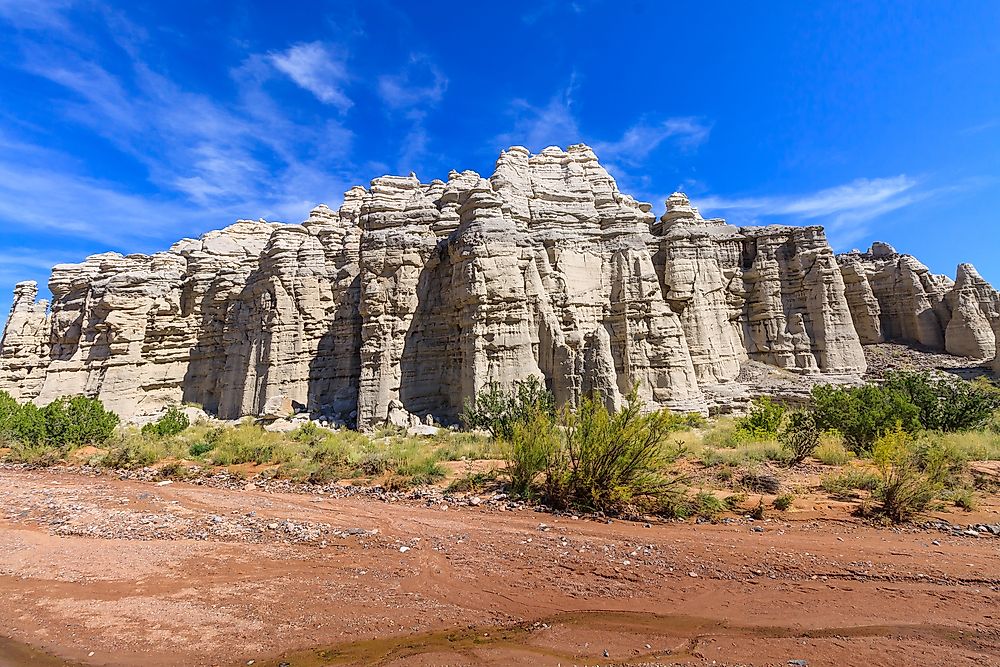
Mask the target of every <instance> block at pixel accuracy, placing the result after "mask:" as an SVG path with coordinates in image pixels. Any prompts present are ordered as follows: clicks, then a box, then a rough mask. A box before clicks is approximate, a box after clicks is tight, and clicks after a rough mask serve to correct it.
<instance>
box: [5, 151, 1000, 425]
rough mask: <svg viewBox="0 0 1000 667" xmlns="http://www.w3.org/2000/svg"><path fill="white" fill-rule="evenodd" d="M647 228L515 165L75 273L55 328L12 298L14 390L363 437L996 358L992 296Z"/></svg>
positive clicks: (801, 243)
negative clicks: (882, 363)
mask: <svg viewBox="0 0 1000 667" xmlns="http://www.w3.org/2000/svg"><path fill="white" fill-rule="evenodd" d="M650 210H651V207H650V205H649V204H645V203H641V202H638V201H636V200H634V199H633V198H632V197H630V196H628V195H625V194H622V193H621V192H619V190H618V188H617V185H616V184H615V182H614V180H613V179H612V178H611V176H610V175H609V174H608V172H607V171H605V169H604V168H603V167H601V165H600V164H599V163H598V161H597V158H596V156H595V155H594V153H593V152H592V151H591V150H590V149H589V148H587V147H586V146H582V145H578V146H571V147H570V148H569V149H568V150H566V151H563V150H560V149H557V148H548V149H546V150H544V151H542V152H541V153H540V154H538V155H531V154H529V153H528V151H527V150H525V149H523V148H520V147H514V148H511V149H509V150H508V151H506V152H504V153H503V154H502V155H501V156H500V158H499V160H498V161H497V165H496V170H495V172H494V174H493V175H492V176H491V177H490V178H489V179H484V178H481V177H480V176H479V175H478V174H476V173H474V172H471V171H466V172H463V173H457V172H452V173H451V174H450V175H449V178H448V182H447V183H445V182H442V181H438V180H435V181H432V182H431V183H421V182H419V181H418V180H417V179H416V178H415V177H412V176H411V177H408V178H404V177H395V176H385V177H382V178H377V179H375V180H374V181H372V182H371V184H370V186H369V187H368V188H367V189H365V188H362V187H355V188H353V189H351V190H350V191H349V192H348V193H347V194H346V195H345V198H344V204H343V205H342V206H341V208H340V210H339V211H333V210H331V209H329V208H327V207H325V206H320V207H318V208H316V209H315V210H313V211H312V213H311V214H310V217H309V219H308V220H306V221H305V222H304V223H302V224H300V225H287V224H279V223H267V222H263V221H261V222H249V221H240V222H237V223H236V224H235V225H232V226H230V227H227V228H225V229H222V230H220V231H215V232H211V233H209V234H206V235H205V236H204V237H203V238H202V239H199V240H190V239H188V240H184V241H180V242H179V243H177V244H175V245H174V246H173V247H171V248H170V250H168V251H166V252H162V253H157V254H155V255H152V256H144V255H129V256H121V255H118V254H113V253H109V254H103V255H96V256H93V257H89V258H87V259H86V260H85V261H84V262H83V263H81V264H75V265H60V266H57V267H55V269H53V273H52V277H51V279H50V282H49V288H50V290H51V292H52V295H53V301H52V304H51V307H48V306H47V305H46V304H45V303H44V302H41V303H35V297H36V295H37V289H36V288H35V286H34V285H33V284H28V283H23V284H20V285H18V287H17V289H16V292H15V301H14V307H13V310H12V312H11V315H10V319H9V321H8V323H7V327H6V330H5V333H4V337H3V339H2V342H0V388H2V389H5V390H7V391H10V392H11V393H13V394H14V395H15V396H16V397H17V398H19V399H21V400H27V399H31V400H35V401H37V402H39V403H45V402H47V401H49V400H51V399H53V398H55V397H57V396H59V395H64V394H68V393H77V392H79V393H86V394H90V395H94V396H98V397H100V398H101V399H102V400H103V401H104V402H105V403H106V404H107V405H108V406H109V407H110V408H111V409H113V410H115V411H117V412H119V413H120V414H123V415H125V416H135V415H140V414H146V413H153V412H156V411H157V410H159V409H161V408H162V406H163V405H164V404H166V403H167V402H177V401H191V402H196V403H199V404H202V405H203V406H204V407H205V408H206V410H208V411H210V412H215V413H217V414H218V415H219V416H220V417H224V418H234V417H238V416H241V415H254V414H260V413H262V412H264V411H265V410H266V409H267V406H268V404H269V403H271V404H274V403H275V402H287V401H291V402H292V404H293V405H295V406H296V407H298V408H299V409H301V410H308V411H309V412H311V413H313V414H314V415H323V416H325V417H327V418H331V419H336V420H341V421H344V422H347V423H351V424H355V423H356V424H357V425H358V426H360V427H362V428H365V427H371V426H375V425H378V424H381V423H384V422H387V421H388V422H391V423H397V424H401V425H402V424H409V423H413V422H415V421H417V420H420V419H426V418H427V417H428V416H432V417H433V418H435V419H438V420H443V421H448V420H453V419H455V418H456V416H457V415H458V414H459V412H460V411H461V408H462V405H463V403H464V401H465V400H466V399H467V398H469V397H471V396H472V395H473V394H474V393H475V392H476V391H477V390H479V389H481V388H482V387H483V386H485V385H486V384H487V383H489V382H492V381H498V382H501V383H510V382H513V381H515V380H518V379H523V378H526V377H527V376H529V375H537V376H540V377H542V378H544V380H545V382H546V384H547V386H548V387H549V388H550V389H551V390H552V391H553V393H554V394H555V396H556V398H557V400H558V401H560V402H572V401H575V400H577V399H578V398H579V397H580V396H581V395H582V394H583V393H586V392H590V391H593V390H598V391H600V392H601V393H602V394H603V395H604V396H605V397H606V400H607V401H608V403H609V404H611V405H618V404H620V403H621V402H622V400H623V397H624V396H625V395H626V394H627V393H628V392H629V391H630V390H631V388H632V387H633V386H634V387H637V389H638V392H639V395H640V396H641V397H642V398H643V399H644V400H645V401H647V402H648V403H649V404H650V405H659V406H668V407H671V408H675V409H681V410H704V409H705V408H706V401H705V397H704V395H703V390H707V389H708V388H709V387H717V386H719V385H726V384H733V383H736V382H737V379H738V376H739V375H740V371H741V367H742V366H743V365H745V364H746V362H748V361H750V360H755V361H759V362H763V363H766V364H771V365H773V366H777V367H779V368H783V369H788V370H791V371H795V372H798V373H802V374H807V375H814V374H835V375H842V376H859V375H860V374H862V373H864V371H865V361H864V355H863V352H862V347H861V343H862V342H873V341H875V340H882V339H883V338H912V339H913V340H917V341H918V342H926V343H931V344H937V345H938V347H942V348H943V347H944V345H945V341H946V340H950V341H953V345H954V349H963V350H965V349H971V348H972V347H974V346H979V347H980V348H982V349H981V351H983V352H984V353H985V352H987V349H986V348H987V347H988V346H989V345H993V347H992V348H991V349H992V352H991V353H990V354H992V353H993V352H995V343H993V340H994V337H993V333H992V331H990V327H989V322H990V321H991V317H992V315H991V314H990V313H986V312H985V310H988V309H989V308H992V306H989V304H995V292H992V291H991V290H992V288H989V289H987V288H988V285H985V283H984V282H982V281H981V279H978V280H977V277H978V276H977V275H973V273H974V272H967V273H968V275H967V276H965V277H960V280H959V281H958V283H956V284H955V285H954V286H952V285H951V284H950V283H945V282H941V281H938V279H936V278H934V277H932V276H930V275H929V273H928V272H927V271H926V269H923V270H922V271H921V266H920V265H919V263H916V262H915V260H913V261H911V259H912V258H909V259H907V258H897V256H895V255H893V258H888V257H878V258H876V257H870V256H869V255H864V256H860V255H859V256H857V257H851V258H849V259H845V258H844V257H843V256H842V257H841V258H840V263H839V265H838V258H837V257H835V256H834V254H833V252H832V250H831V249H830V246H829V244H828V243H827V241H826V238H825V236H824V234H823V230H822V229H821V228H819V227H744V228H737V227H733V226H731V225H727V224H726V223H725V222H724V221H722V220H704V219H703V218H702V217H701V215H699V213H698V211H697V209H695V208H693V207H692V206H691V204H690V202H689V201H688V200H687V198H686V197H685V196H684V195H681V194H675V195H673V196H671V197H670V199H669V200H668V201H667V212H666V213H665V214H664V215H663V216H662V218H661V219H659V220H656V219H655V218H654V216H653V214H652V213H651V212H650ZM901 284H903V285H905V286H906V289H905V290H902V293H903V295H904V298H903V299H902V300H900V299H899V298H897V296H898V294H900V293H901V292H900V287H899V286H900V285H901ZM991 299H994V301H991ZM987 306H989V307H987ZM911 309H913V311H914V312H915V313H916V314H912V313H911ZM984 309H985V310H984ZM959 311H961V312H962V313H963V314H962V315H961V319H958V320H956V319H955V318H954V317H950V315H951V313H956V312H959ZM976 313H980V314H982V315H983V318H985V319H982V320H981V319H980V318H979V317H978V316H977V315H976ZM991 313H992V311H991ZM946 315H947V316H949V317H950V319H948V321H944V320H942V318H943V317H945V316H946ZM931 318H935V319H933V321H932V319H931ZM984 321H985V322H986V323H987V324H986V326H985V329H984V328H983V326H982V323H983V322H984ZM952 322H958V323H957V324H955V327H954V332H953V333H948V329H949V324H950V323H952ZM984 332H988V334H989V335H988V336H986V333H984ZM987 338H988V339H989V340H988V341H987ZM984 356H985V355H984Z"/></svg>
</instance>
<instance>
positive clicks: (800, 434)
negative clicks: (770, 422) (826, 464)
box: [778, 412, 820, 465]
mask: <svg viewBox="0 0 1000 667" xmlns="http://www.w3.org/2000/svg"><path fill="white" fill-rule="evenodd" d="M819 436H820V431H819V428H817V426H816V419H815V417H814V416H813V414H812V413H811V412H793V413H792V414H791V415H790V416H789V418H788V421H787V422H786V423H785V424H784V426H782V427H781V431H780V432H779V434H778V440H779V442H781V444H782V445H783V446H784V448H785V450H786V451H787V452H788V457H789V462H790V463H792V464H793V465H794V464H798V463H802V462H803V461H805V460H806V458H807V457H809V456H812V453H813V452H814V451H816V448H817V447H818V446H819Z"/></svg>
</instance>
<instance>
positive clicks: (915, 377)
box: [884, 371, 1000, 431]
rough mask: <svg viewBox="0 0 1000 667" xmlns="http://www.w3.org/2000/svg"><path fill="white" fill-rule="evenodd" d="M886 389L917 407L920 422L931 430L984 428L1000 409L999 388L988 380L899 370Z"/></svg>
mask: <svg viewBox="0 0 1000 667" xmlns="http://www.w3.org/2000/svg"><path fill="white" fill-rule="evenodd" d="M884 388H885V390H886V391H889V392H895V393H898V394H900V395H902V396H905V397H906V398H907V399H908V400H909V402H910V403H912V404H913V405H914V406H916V408H917V410H918V415H917V418H918V419H919V421H920V425H921V426H923V427H924V428H925V429H928V430H931V431H968V430H972V429H978V428H983V427H984V426H986V425H987V423H988V422H989V421H990V418H991V417H992V416H993V413H994V412H995V411H996V410H997V409H1000V389H998V388H997V387H996V386H994V385H993V384H992V383H990V382H989V381H986V380H978V381H976V382H968V381H966V380H962V379H961V378H958V377H955V376H951V375H948V376H942V375H937V376H932V375H931V374H930V373H926V372H925V373H916V372H906V371H897V372H893V373H889V374H888V375H887V376H886V381H885V384H884Z"/></svg>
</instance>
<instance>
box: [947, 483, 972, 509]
mask: <svg viewBox="0 0 1000 667" xmlns="http://www.w3.org/2000/svg"><path fill="white" fill-rule="evenodd" d="M944 497H945V499H947V500H950V501H951V502H952V503H953V504H954V505H955V507H958V508H960V509H963V510H965V511H966V512H972V511H974V510H975V509H976V494H975V492H974V491H973V490H972V489H970V488H967V487H962V488H958V489H952V490H950V491H948V492H947V493H946V494H945V495H944Z"/></svg>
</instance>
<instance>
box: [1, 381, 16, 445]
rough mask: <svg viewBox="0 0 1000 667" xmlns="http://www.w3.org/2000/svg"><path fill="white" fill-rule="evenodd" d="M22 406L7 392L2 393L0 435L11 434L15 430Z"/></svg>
mask: <svg viewBox="0 0 1000 667" xmlns="http://www.w3.org/2000/svg"><path fill="white" fill-rule="evenodd" d="M20 409H21V406H20V405H19V404H18V402H17V401H15V400H14V397H13V396H11V395H10V394H8V393H7V392H5V391H0V435H5V434H9V433H10V432H11V431H12V430H13V428H14V421H15V420H16V419H17V415H18V412H19V411H20Z"/></svg>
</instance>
